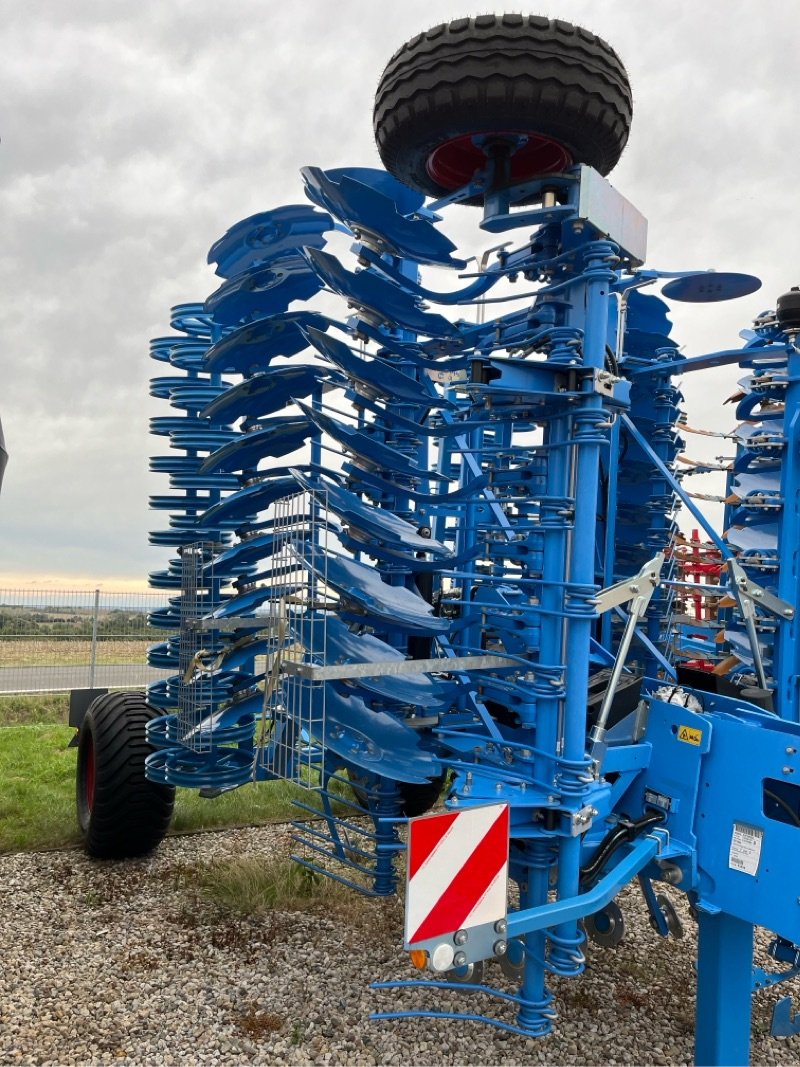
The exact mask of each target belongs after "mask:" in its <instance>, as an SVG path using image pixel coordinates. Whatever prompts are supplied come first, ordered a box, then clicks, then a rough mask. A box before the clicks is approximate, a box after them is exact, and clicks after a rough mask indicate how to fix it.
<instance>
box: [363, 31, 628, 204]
mask: <svg viewBox="0 0 800 1067" xmlns="http://www.w3.org/2000/svg"><path fill="white" fill-rule="evenodd" d="M532 57H534V58H535V64H532ZM632 106H633V105H632V97H631V90H630V85H629V83H628V77H627V74H626V72H625V68H624V66H623V64H622V62H621V60H620V58H619V56H618V55H617V53H616V52H615V51H614V49H613V48H612V47H611V46H610V45H609V44H608V43H607V42H606V41H604V40H603V39H602V38H601V37H598V36H597V35H596V34H593V33H591V32H590V31H588V30H585V29H583V27H580V26H573V25H572V24H571V23H568V22H564V21H562V20H556V19H553V20H551V19H547V18H544V17H540V16H536V15H529V16H523V15H480V16H477V17H476V18H472V19H456V20H454V21H453V22H450V23H441V24H440V25H438V26H434V27H433V28H432V29H430V30H428V31H427V32H426V33H421V34H418V35H417V36H416V37H414V38H412V39H411V40H410V41H408V42H407V43H406V44H404V45H403V46H402V47H401V48H399V49H398V50H397V51H396V52H395V54H394V55H393V56H392V58H391V59H390V60H389V63H388V64H387V66H386V69H385V71H384V73H383V75H382V77H381V80H380V84H379V87H378V91H377V93H376V99H375V110H374V113H373V123H374V129H375V137H376V141H377V144H378V149H379V152H380V155H381V158H382V160H383V163H384V166H386V168H387V170H389V171H390V172H391V173H392V174H394V175H395V177H397V178H399V179H400V180H401V181H404V182H406V184H409V185H411V186H412V187H413V188H416V189H419V190H420V191H422V192H425V193H427V194H429V195H432V196H438V195H441V194H442V193H444V192H447V191H448V190H445V189H443V188H442V187H440V186H439V185H437V184H436V182H435V181H434V180H433V179H432V178H431V177H430V175H429V174H428V173H427V171H426V170H425V166H424V164H425V161H426V160H427V157H428V155H429V154H430V152H431V151H432V150H433V149H434V148H435V147H437V146H438V145H439V144H441V143H443V141H445V140H448V139H449V138H450V137H455V136H459V135H461V134H463V133H479V132H492V131H493V130H497V131H500V130H503V129H505V130H509V129H515V128H516V129H523V128H528V127H527V126H526V125H525V120H526V119H527V118H528V116H529V115H530V116H536V119H537V125H538V126H541V128H540V129H538V132H541V133H542V134H544V135H546V136H550V137H552V138H553V139H554V140H557V141H560V143H562V144H564V146H565V147H566V148H568V149H569V150H570V151H571V152H572V154H573V156H574V157H575V158H576V161H578V162H583V163H589V164H590V165H592V166H594V167H596V168H597V169H598V170H600V171H601V173H604V174H607V173H608V172H609V171H610V170H611V169H612V168H613V166H614V165H615V164H616V162H617V160H618V159H619V156H620V155H621V153H622V150H623V148H624V146H625V143H626V142H627V137H628V131H629V128H630V121H631V113H632Z"/></svg>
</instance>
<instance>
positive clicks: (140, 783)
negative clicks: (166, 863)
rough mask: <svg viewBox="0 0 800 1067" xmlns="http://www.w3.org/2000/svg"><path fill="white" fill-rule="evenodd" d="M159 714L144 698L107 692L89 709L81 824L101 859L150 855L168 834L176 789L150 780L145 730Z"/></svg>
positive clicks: (83, 741) (81, 757)
mask: <svg viewBox="0 0 800 1067" xmlns="http://www.w3.org/2000/svg"><path fill="white" fill-rule="evenodd" d="M158 714H159V713H158V712H157V711H156V710H155V709H154V708H151V707H150V705H149V704H148V703H147V701H146V699H145V697H144V694H142V693H135V692H123V693H107V694H105V695H104V696H101V697H98V698H97V699H96V700H94V701H93V702H92V703H91V705H90V706H89V710H88V711H87V712H86V717H85V718H84V720H83V724H82V725H81V730H80V735H79V738H78V772H77V790H76V791H77V805H78V824H79V825H80V828H81V832H82V833H83V836H84V842H85V845H86V851H87V852H88V853H89V855H90V856H94V857H95V858H96V859H127V858H129V857H132V856H141V855H143V854H144V853H146V852H150V851H151V850H152V849H154V848H155V847H156V845H158V844H159V842H161V841H162V840H163V838H164V836H165V834H166V833H167V830H168V829H169V824H170V820H171V818H172V808H173V805H174V803H175V790H174V788H172V787H171V786H164V785H156V784H155V783H153V782H150V781H148V780H147V778H146V777H145V767H144V761H145V759H146V758H147V756H149V755H150V753H151V752H153V751H154V750H153V748H152V746H151V745H149V744H148V743H147V739H146V736H145V729H146V727H147V723H148V722H149V721H150V719H153V718H155V717H156V716H157V715H158Z"/></svg>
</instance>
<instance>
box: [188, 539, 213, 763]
mask: <svg viewBox="0 0 800 1067" xmlns="http://www.w3.org/2000/svg"><path fill="white" fill-rule="evenodd" d="M215 547H216V546H215V545H213V544H211V543H209V542H205V541H198V542H196V543H195V544H192V545H185V546H184V547H183V548H182V549H181V600H180V620H181V636H180V650H179V678H180V682H179V684H178V740H180V742H181V744H183V745H185V746H186V747H187V748H189V749H191V750H192V751H193V752H208V751H209V750H210V749H211V746H212V743H213V723H212V722H210V721H207V722H205V723H204V720H208V719H209V716H210V715H211V713H212V712H213V709H214V695H215V694H214V675H213V659H214V657H215V655H216V652H217V651H218V649H217V648H216V647H215V639H216V634H215V632H214V631H213V630H209V629H208V627H204V626H202V625H200V620H201V619H203V618H204V617H205V616H206V615H208V614H209V613H210V612H211V611H212V610H213V609H214V607H216V605H217V601H218V584H219V583H218V582H216V581H215V578H214V563H213V559H214V551H215ZM201 724H203V727H202V728H201Z"/></svg>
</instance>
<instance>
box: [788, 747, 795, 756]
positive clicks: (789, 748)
mask: <svg viewBox="0 0 800 1067" xmlns="http://www.w3.org/2000/svg"><path fill="white" fill-rule="evenodd" d="M795 752H797V749H796V748H792V746H791V745H790V746H789V747H788V748H787V749H786V755H787V756H793V755H794V754H795Z"/></svg>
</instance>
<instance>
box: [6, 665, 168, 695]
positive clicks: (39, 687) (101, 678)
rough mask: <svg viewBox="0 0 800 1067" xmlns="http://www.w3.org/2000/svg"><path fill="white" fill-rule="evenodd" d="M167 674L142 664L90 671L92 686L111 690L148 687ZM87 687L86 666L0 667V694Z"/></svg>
mask: <svg viewBox="0 0 800 1067" xmlns="http://www.w3.org/2000/svg"><path fill="white" fill-rule="evenodd" d="M169 674H170V671H163V670H156V669H155V668H154V667H148V666H146V665H145V664H138V663H136V664H131V663H127V664H119V665H107V664H102V665H100V664H98V665H97V666H96V667H95V669H94V686H95V688H98V689H112V688H114V687H115V686H137V685H148V684H149V683H150V682H157V681H158V680H159V679H160V678H166V677H168V676H169ZM88 686H89V667H88V665H86V664H79V665H67V666H64V667H3V668H0V693H36V692H39V693H42V692H47V691H50V692H52V691H55V692H61V691H63V690H67V689H85V688H87V687H88Z"/></svg>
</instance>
